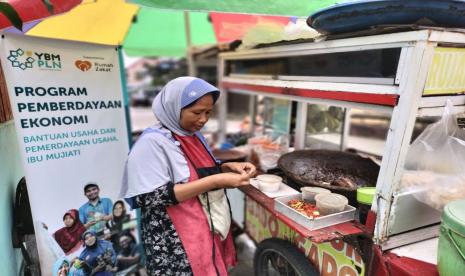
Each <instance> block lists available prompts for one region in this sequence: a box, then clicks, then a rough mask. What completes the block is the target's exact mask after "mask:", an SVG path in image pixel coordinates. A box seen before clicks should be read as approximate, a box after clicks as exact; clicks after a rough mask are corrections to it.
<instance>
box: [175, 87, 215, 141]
mask: <svg viewBox="0 0 465 276" xmlns="http://www.w3.org/2000/svg"><path fill="white" fill-rule="evenodd" d="M212 109H213V96H212V95H210V94H207V95H205V96H203V97H202V98H200V99H198V100H197V102H196V103H195V104H194V105H192V106H190V107H188V108H184V109H182V111H181V121H180V125H181V127H182V128H183V129H184V130H187V131H189V132H196V131H199V130H200V129H202V127H203V126H204V125H205V123H207V121H208V119H209V118H210V113H211V111H212Z"/></svg>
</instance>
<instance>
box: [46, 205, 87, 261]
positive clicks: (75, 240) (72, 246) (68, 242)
mask: <svg viewBox="0 0 465 276" xmlns="http://www.w3.org/2000/svg"><path fill="white" fill-rule="evenodd" d="M63 223H64V224H65V227H63V228H61V229H59V230H58V231H56V232H55V233H54V234H53V237H54V238H55V240H56V241H57V243H58V244H59V245H60V247H61V248H62V249H63V251H64V252H65V254H66V255H69V254H71V253H73V252H74V251H76V250H77V249H78V248H80V247H81V245H82V241H81V235H82V233H84V232H85V231H86V228H85V227H84V225H83V224H82V223H81V221H79V212H78V210H76V209H72V210H69V211H68V212H66V213H65V214H64V215H63Z"/></svg>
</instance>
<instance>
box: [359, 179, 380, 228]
mask: <svg viewBox="0 0 465 276" xmlns="http://www.w3.org/2000/svg"><path fill="white" fill-rule="evenodd" d="M375 193H376V187H363V188H358V189H357V202H358V216H359V221H360V223H361V224H365V222H366V220H367V216H368V212H369V211H370V209H371V203H372V202H373V198H374V196H375Z"/></svg>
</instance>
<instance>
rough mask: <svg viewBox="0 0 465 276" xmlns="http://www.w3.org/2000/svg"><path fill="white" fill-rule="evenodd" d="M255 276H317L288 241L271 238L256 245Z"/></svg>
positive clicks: (316, 272) (307, 261) (314, 270)
mask: <svg viewBox="0 0 465 276" xmlns="http://www.w3.org/2000/svg"><path fill="white" fill-rule="evenodd" d="M253 263H254V271H255V275H256V276H274V275H286V276H287V275H289V276H293V275H299V276H304V275H305V276H317V275H320V273H318V271H317V270H316V269H315V268H314V267H313V266H312V264H311V263H310V261H309V260H308V259H307V258H306V257H305V255H304V254H302V253H301V252H300V251H298V250H297V248H295V246H294V245H293V244H291V243H289V242H288V241H285V240H281V239H276V238H271V239H267V240H264V241H262V242H261V243H259V244H258V246H257V250H256V251H255V256H254V262H253Z"/></svg>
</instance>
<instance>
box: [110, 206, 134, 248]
mask: <svg viewBox="0 0 465 276" xmlns="http://www.w3.org/2000/svg"><path fill="white" fill-rule="evenodd" d="M112 214H113V217H112V219H111V220H109V221H108V222H107V228H108V229H110V240H111V242H112V243H113V248H114V249H115V251H116V252H119V249H120V247H119V243H118V238H119V236H120V235H121V232H122V231H123V224H124V223H126V222H129V220H130V215H129V214H126V206H125V204H124V202H123V201H122V200H118V201H116V202H115V204H113V212H112ZM107 239H108V238H107Z"/></svg>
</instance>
